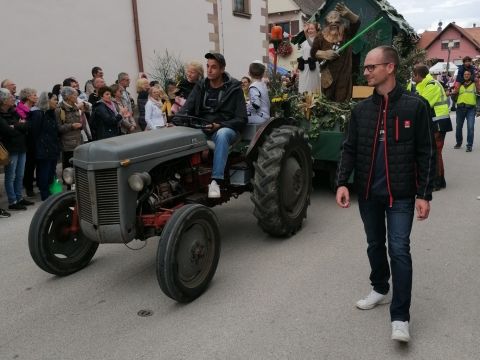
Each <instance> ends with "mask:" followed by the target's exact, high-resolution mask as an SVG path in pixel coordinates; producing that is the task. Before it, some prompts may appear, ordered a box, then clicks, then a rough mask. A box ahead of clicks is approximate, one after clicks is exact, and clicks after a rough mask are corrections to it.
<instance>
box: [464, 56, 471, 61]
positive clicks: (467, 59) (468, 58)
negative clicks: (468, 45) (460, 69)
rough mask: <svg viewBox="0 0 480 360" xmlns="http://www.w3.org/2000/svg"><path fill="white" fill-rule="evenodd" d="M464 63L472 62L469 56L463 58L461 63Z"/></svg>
mask: <svg viewBox="0 0 480 360" xmlns="http://www.w3.org/2000/svg"><path fill="white" fill-rule="evenodd" d="M466 61H470V62H471V61H472V58H471V57H470V56H468V55H467V56H465V57H464V58H463V59H462V62H466Z"/></svg>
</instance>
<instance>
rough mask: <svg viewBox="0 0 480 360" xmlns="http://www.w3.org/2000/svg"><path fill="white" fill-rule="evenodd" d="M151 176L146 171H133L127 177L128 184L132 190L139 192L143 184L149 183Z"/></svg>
mask: <svg viewBox="0 0 480 360" xmlns="http://www.w3.org/2000/svg"><path fill="white" fill-rule="evenodd" d="M151 182H152V178H151V177H150V174H149V173H147V172H142V173H134V174H132V175H130V177H129V178H128V185H129V186H130V188H131V189H132V190H133V191H136V192H140V191H142V190H143V188H144V187H145V185H147V186H148V185H150V184H151Z"/></svg>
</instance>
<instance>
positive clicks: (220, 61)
mask: <svg viewBox="0 0 480 360" xmlns="http://www.w3.org/2000/svg"><path fill="white" fill-rule="evenodd" d="M205 59H213V60H216V61H217V62H218V64H219V65H220V67H221V68H222V69H224V68H225V66H226V65H227V63H226V62H225V57H224V56H223V55H222V54H220V53H212V52H209V53H206V54H205Z"/></svg>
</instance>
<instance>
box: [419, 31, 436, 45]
mask: <svg viewBox="0 0 480 360" xmlns="http://www.w3.org/2000/svg"><path fill="white" fill-rule="evenodd" d="M438 34H440V32H438V31H424V32H423V33H422V34H420V40H419V41H418V43H417V47H418V48H419V49H426V48H427V47H428V46H429V45H430V44H431V43H432V41H433V39H435V37H436V36H437V35H438Z"/></svg>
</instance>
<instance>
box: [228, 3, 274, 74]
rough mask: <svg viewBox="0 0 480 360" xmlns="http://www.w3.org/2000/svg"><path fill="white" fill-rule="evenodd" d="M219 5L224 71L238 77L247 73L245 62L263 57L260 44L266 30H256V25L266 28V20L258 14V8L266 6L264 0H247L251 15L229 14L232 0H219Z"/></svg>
mask: <svg viewBox="0 0 480 360" xmlns="http://www.w3.org/2000/svg"><path fill="white" fill-rule="evenodd" d="M219 5H221V9H219V13H220V24H219V27H220V33H221V34H220V49H221V50H223V53H224V55H225V60H226V62H227V67H226V71H227V72H229V73H230V74H231V75H233V76H234V77H236V78H238V79H240V78H241V77H242V76H245V75H248V66H249V65H250V63H251V62H252V61H254V60H260V61H263V58H264V57H265V56H266V55H267V48H266V47H265V45H266V44H264V41H267V37H266V33H265V34H261V33H260V26H264V27H265V31H268V27H267V20H266V18H265V17H264V16H262V15H261V9H262V8H265V9H266V8H267V4H266V1H265V0H251V1H250V6H251V9H250V12H251V14H252V16H251V18H243V17H238V16H233V11H232V10H233V1H232V0H219ZM222 20H223V24H222Z"/></svg>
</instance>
